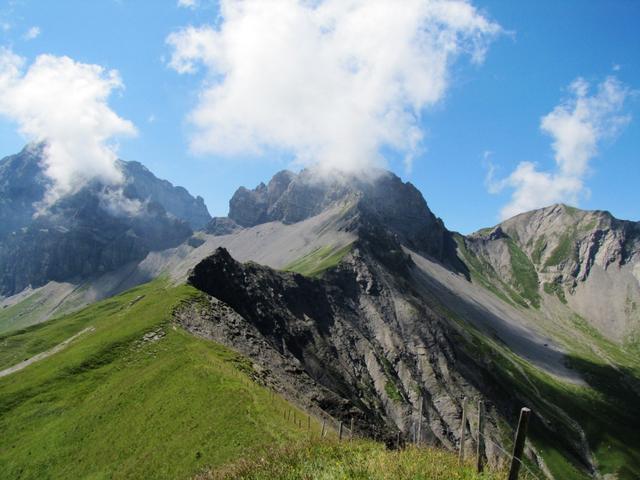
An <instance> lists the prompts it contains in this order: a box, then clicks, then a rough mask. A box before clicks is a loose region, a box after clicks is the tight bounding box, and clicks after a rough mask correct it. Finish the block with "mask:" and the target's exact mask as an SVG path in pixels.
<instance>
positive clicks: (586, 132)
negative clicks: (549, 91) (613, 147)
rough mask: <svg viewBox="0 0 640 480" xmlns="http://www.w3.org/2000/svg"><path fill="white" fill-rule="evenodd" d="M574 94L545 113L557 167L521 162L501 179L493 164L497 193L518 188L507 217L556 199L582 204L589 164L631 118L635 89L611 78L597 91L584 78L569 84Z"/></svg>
mask: <svg viewBox="0 0 640 480" xmlns="http://www.w3.org/2000/svg"><path fill="white" fill-rule="evenodd" d="M569 94H570V96H569V98H568V99H566V100H565V101H563V102H562V103H560V104H559V105H558V106H556V107H555V108H554V109H553V110H552V111H551V112H550V113H548V114H547V115H545V116H544V117H542V119H541V121H540V128H541V130H542V131H543V132H544V133H546V134H547V135H549V136H550V137H551V138H552V139H553V143H552V148H553V152H554V160H555V169H553V170H552V171H541V170H539V169H538V167H537V165H536V164H535V163H532V162H521V163H520V164H519V165H518V166H517V167H516V169H515V170H514V171H513V172H512V173H511V174H510V175H509V176H508V177H506V178H504V179H502V180H497V181H496V180H495V179H494V178H493V173H494V169H493V166H490V168H489V178H488V182H487V183H488V187H489V191H490V192H491V193H498V192H500V191H503V190H504V189H513V193H512V196H511V200H510V201H509V203H508V204H507V205H505V207H504V208H503V209H502V210H501V212H500V215H501V217H502V218H503V219H505V218H509V217H512V216H513V215H517V214H518V213H522V212H525V211H528V210H533V209H535V208H540V207H545V206H548V205H551V204H553V203H560V202H565V203H571V204H574V205H575V204H578V203H579V201H580V199H581V198H583V197H584V196H585V195H587V194H588V189H587V187H586V186H585V179H586V177H587V175H588V174H589V164H590V162H591V160H592V159H593V158H594V157H595V156H596V155H597V154H598V147H599V145H600V144H601V142H602V141H603V140H606V139H611V138H614V137H615V136H616V135H617V134H618V133H619V132H620V131H621V130H622V128H623V127H624V126H625V125H626V124H627V123H628V122H629V120H630V117H629V116H627V115H625V114H624V113H623V107H624V102H625V100H626V98H627V97H628V95H629V89H628V88H627V87H626V86H625V85H623V84H622V83H621V82H620V81H618V80H617V79H616V78H615V77H608V78H606V79H605V80H604V81H603V82H601V83H600V84H599V85H597V87H596V88H595V91H593V92H592V88H591V86H590V85H589V83H588V82H586V81H585V80H584V79H583V78H578V79H576V80H575V81H574V82H573V83H572V84H571V85H570V86H569Z"/></svg>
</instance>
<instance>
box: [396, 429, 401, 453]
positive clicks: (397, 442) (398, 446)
mask: <svg viewBox="0 0 640 480" xmlns="http://www.w3.org/2000/svg"><path fill="white" fill-rule="evenodd" d="M396 448H397V449H398V450H400V430H398V436H397V437H396Z"/></svg>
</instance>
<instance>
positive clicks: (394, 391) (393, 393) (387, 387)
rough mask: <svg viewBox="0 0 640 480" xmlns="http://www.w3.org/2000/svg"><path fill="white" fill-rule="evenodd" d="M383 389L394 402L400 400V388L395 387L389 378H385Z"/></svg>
mask: <svg viewBox="0 0 640 480" xmlns="http://www.w3.org/2000/svg"><path fill="white" fill-rule="evenodd" d="M384 391H385V392H387V395H388V396H389V398H390V399H391V400H393V401H394V402H398V403H400V402H402V395H401V394H400V390H398V387H396V384H395V383H393V382H392V381H391V380H387V383H385V384H384Z"/></svg>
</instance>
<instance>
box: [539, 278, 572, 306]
mask: <svg viewBox="0 0 640 480" xmlns="http://www.w3.org/2000/svg"><path fill="white" fill-rule="evenodd" d="M542 287H543V288H544V291H545V293H546V294H548V295H555V296H556V297H558V300H560V301H561V302H562V303H564V304H565V305H566V303H567V297H566V296H565V294H564V289H563V288H562V285H561V284H560V282H558V281H556V282H545V283H544V284H543V285H542Z"/></svg>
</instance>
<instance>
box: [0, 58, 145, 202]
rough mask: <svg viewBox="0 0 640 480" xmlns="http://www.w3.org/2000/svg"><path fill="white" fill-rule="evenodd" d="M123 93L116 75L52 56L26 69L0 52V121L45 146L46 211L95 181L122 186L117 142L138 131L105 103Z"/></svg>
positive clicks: (41, 59)
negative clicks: (4, 119)
mask: <svg viewBox="0 0 640 480" xmlns="http://www.w3.org/2000/svg"><path fill="white" fill-rule="evenodd" d="M122 88H123V84H122V81H121V79H120V76H119V74H118V72H117V71H115V70H105V69H104V68H103V67H101V66H99V65H90V64H85V63H79V62H76V61H74V60H72V59H71V58H69V57H56V56H53V55H40V56H38V57H37V58H36V59H35V61H34V62H33V63H32V64H31V65H27V64H26V61H25V59H24V58H21V57H19V56H18V55H16V54H15V53H13V52H12V51H10V50H7V49H0V115H3V116H5V117H7V118H8V119H10V120H11V121H13V122H15V123H16V124H17V125H18V128H19V131H20V132H21V134H22V135H23V136H25V137H26V138H27V140H28V141H31V142H34V143H36V142H37V143H43V144H45V147H44V160H43V167H44V172H45V173H46V175H47V176H48V177H50V178H51V180H52V186H51V188H50V189H49V191H48V192H47V194H46V197H45V199H44V204H45V205H49V204H51V203H53V202H55V201H56V200H57V199H58V198H60V197H61V196H63V195H65V194H68V193H73V192H75V191H77V190H78V189H79V188H81V187H82V186H83V185H85V184H86V183H87V182H89V181H91V180H94V179H97V180H99V181H102V182H104V183H105V184H118V183H121V182H122V180H123V177H122V173H121V172H120V170H119V168H118V165H117V156H116V153H115V150H116V144H115V143H114V139H115V138H116V137H118V136H120V135H135V134H136V129H135V127H134V125H133V124H132V123H131V122H130V121H128V120H125V119H123V118H121V117H119V116H118V115H117V114H116V113H115V112H114V111H113V110H111V108H109V105H108V103H107V102H108V99H109V96H110V95H111V93H112V92H113V91H114V90H120V89H122Z"/></svg>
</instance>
